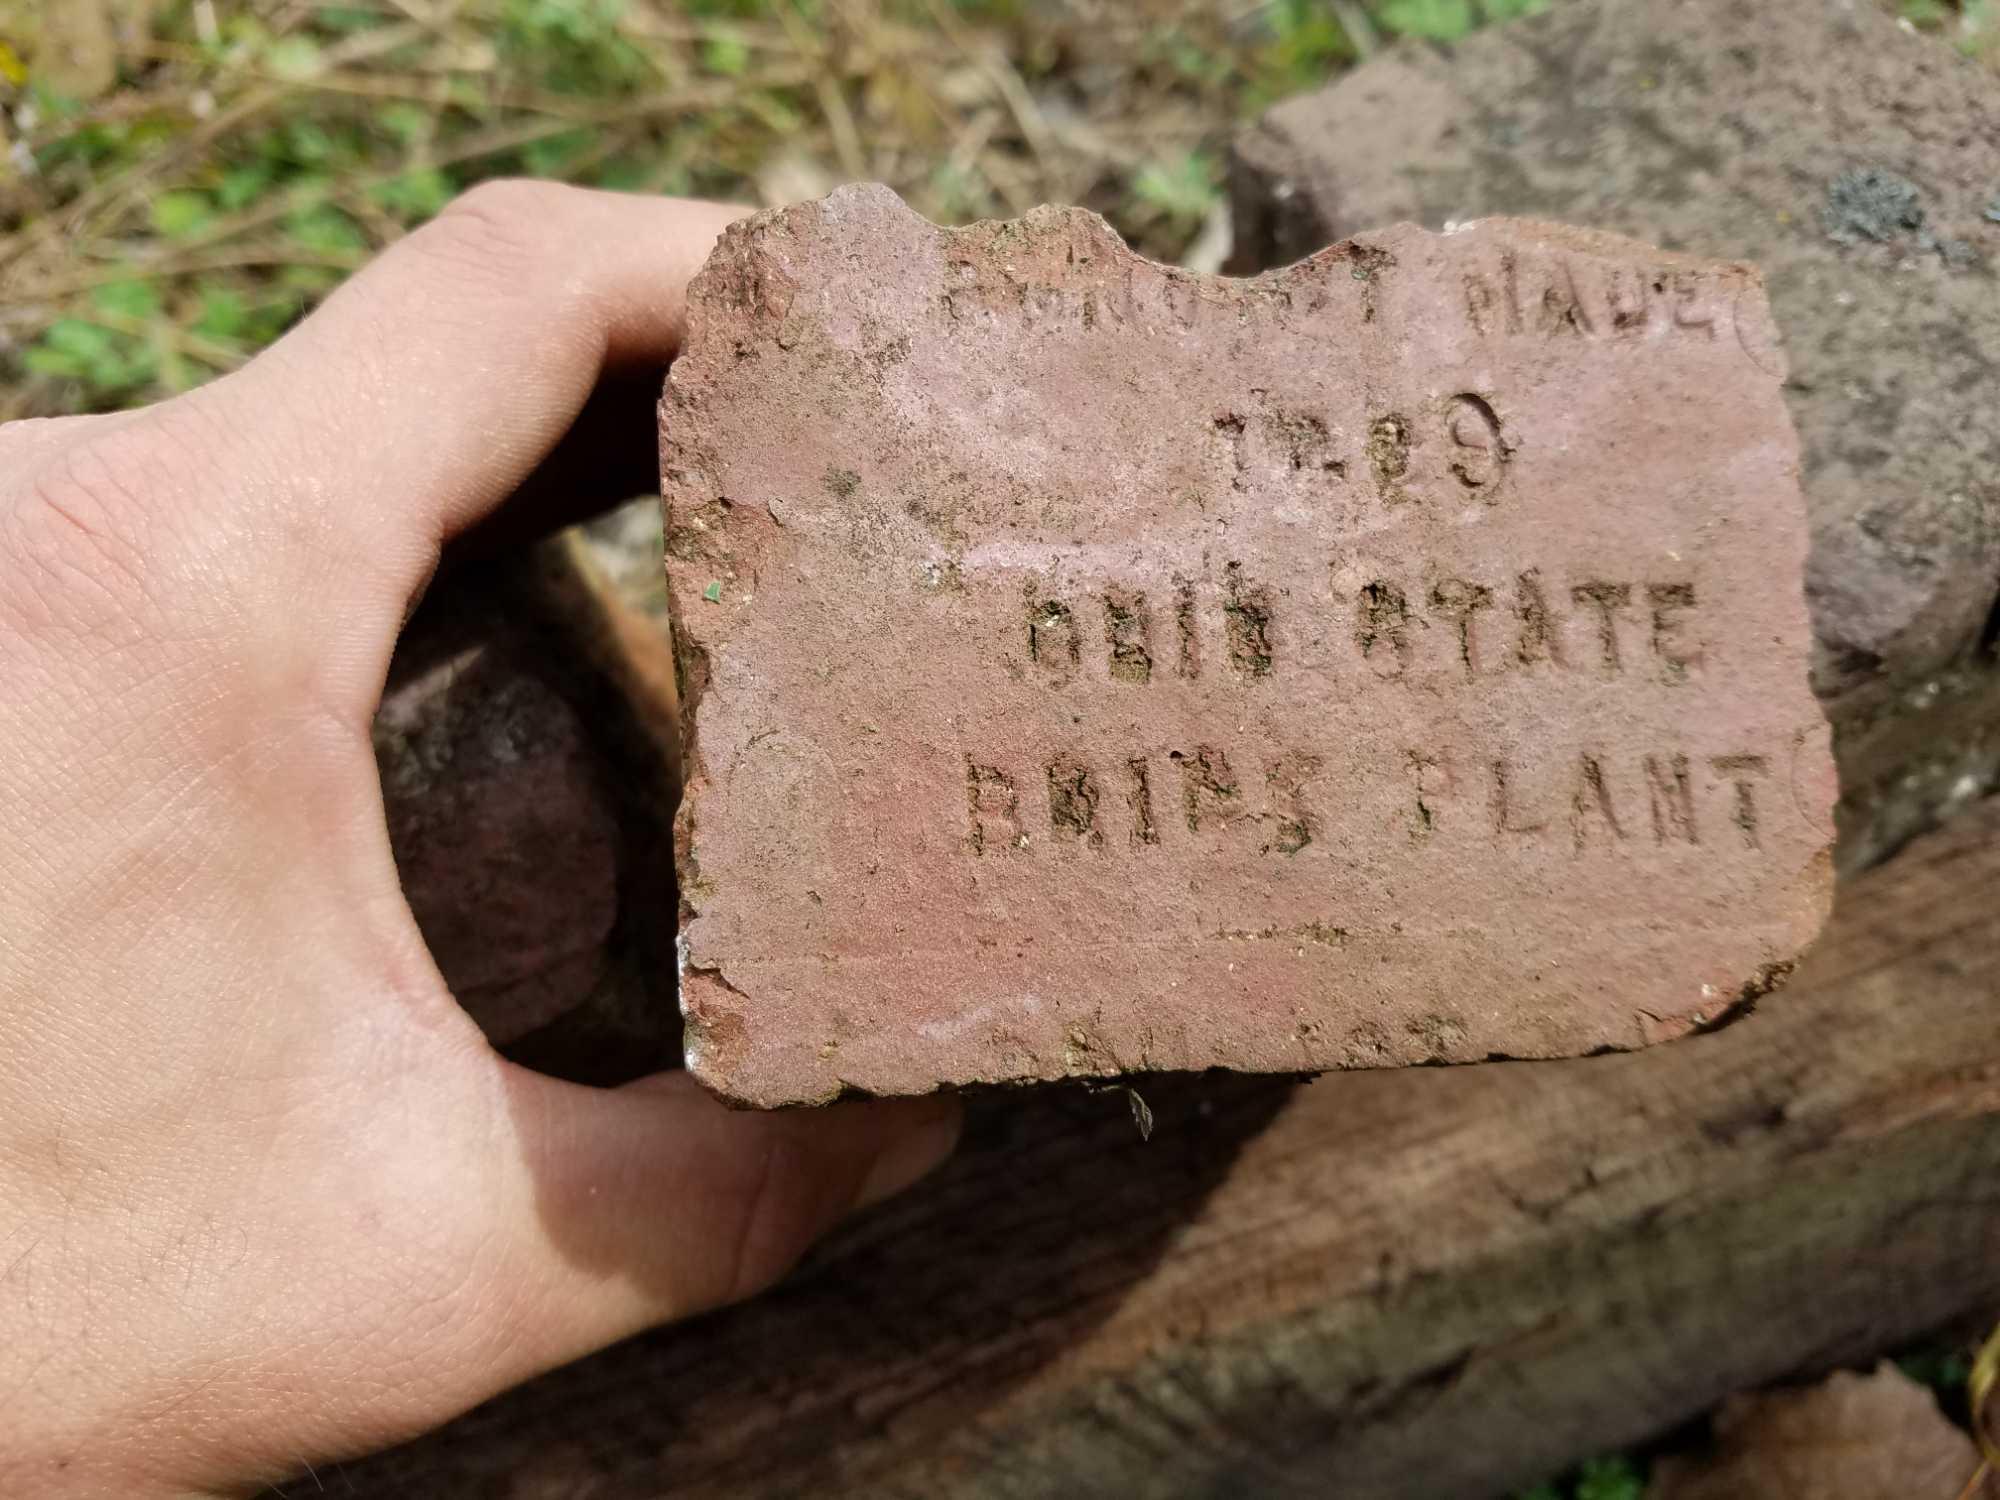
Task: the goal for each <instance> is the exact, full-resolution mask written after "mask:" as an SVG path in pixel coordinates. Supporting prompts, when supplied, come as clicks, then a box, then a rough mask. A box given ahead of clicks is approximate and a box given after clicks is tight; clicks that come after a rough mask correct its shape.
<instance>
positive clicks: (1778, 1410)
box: [1646, 1361, 2000, 1500]
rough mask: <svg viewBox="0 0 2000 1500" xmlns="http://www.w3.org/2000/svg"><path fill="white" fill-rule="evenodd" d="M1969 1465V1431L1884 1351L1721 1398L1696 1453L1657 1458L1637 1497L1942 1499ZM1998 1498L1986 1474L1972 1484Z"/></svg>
mask: <svg viewBox="0 0 2000 1500" xmlns="http://www.w3.org/2000/svg"><path fill="white" fill-rule="evenodd" d="M1978 1467H1979V1453H1978V1450H1977V1449H1976V1448H1975V1447H1974V1445H1973V1442H1972V1439H1971V1438H1969V1437H1967V1436H1966V1435H1965V1433H1963V1432H1962V1431H1960V1430H1959V1429H1958V1428H1957V1427H1955V1426H1953V1425H1952V1423H1951V1422H1950V1420H1949V1419H1948V1418H1946V1416H1945V1415H1944V1413H1943V1412H1941V1411H1939V1410H1938V1405H1937V1402H1936V1401H1935V1400H1934V1399H1932V1396H1931V1393H1930V1392H1929V1391H1927V1390H1925V1389H1924V1388H1923V1387H1922V1386H1921V1385H1918V1384H1917V1383H1916V1382H1915V1381H1914V1380H1911V1379H1910V1378H1909V1377H1908V1376H1907V1375H1905V1374H1903V1372H1902V1371H1900V1370H1898V1369H1897V1368H1896V1367H1895V1366H1894V1365H1892V1364H1889V1363H1887V1362H1886V1361H1885V1362H1884V1363H1882V1364H1880V1365H1878V1366H1877V1367H1876V1369H1875V1373H1874V1374H1872V1375H1860V1374H1856V1373H1854V1372H1852V1371H1847V1370H1842V1371H1840V1372H1838V1373H1836V1374H1834V1375H1831V1376H1829V1377H1827V1378H1826V1379H1825V1380H1823V1381H1821V1382H1820V1383H1819V1384H1818V1385H1814V1386H1808V1387H1805V1388H1802V1389H1796V1390H1773V1391H1763V1392H1758V1393H1755V1394H1752V1395H1745V1396H1737V1397H1734V1398H1732V1399H1731V1400H1730V1401H1728V1402H1727V1403H1726V1404H1725V1405H1724V1406H1723V1408H1722V1411H1721V1412H1720V1413H1719V1414H1718V1415H1717V1417H1716V1420H1715V1446H1714V1449H1713V1450H1712V1451H1711V1452H1709V1453H1706V1454H1701V1455H1695V1456H1689V1457H1674V1458H1666V1459H1662V1460H1661V1461H1660V1463H1659V1464H1658V1466H1657V1467H1656V1468H1655V1470H1654V1473H1653V1482H1652V1484H1651V1486H1650V1487H1649V1488H1648V1489H1647V1491H1646V1496H1647V1500H1924V1497H1927V1496H1936V1497H1938V1500H1952V1497H1953V1496H1955V1495H1958V1494H1959V1493H1960V1492H1961V1490H1962V1489H1963V1487H1964V1485H1965V1483H1966V1481H1967V1480H1968V1478H1970V1476H1971V1475H1972V1474H1973V1472H1974V1471H1975V1470H1976V1469H1977V1468H1978ZM1972 1493H1973V1494H1974V1495H1975V1496H1977V1497H1978V1500H2000V1484H1995V1483H1994V1482H1993V1481H1992V1480H1988V1481H1987V1482H1986V1483H1985V1484H1984V1485H1983V1486H1982V1487H1980V1488H1977V1489H1975V1490H1974V1491H1973V1492H1972Z"/></svg>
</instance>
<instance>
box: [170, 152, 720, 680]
mask: <svg viewBox="0 0 2000 1500" xmlns="http://www.w3.org/2000/svg"><path fill="white" fill-rule="evenodd" d="M742 212H743V210H741V209H738V208H732V207H729V206H726V205H722V204H715V203H702V202H694V201H689V200H680V199H666V198H641V197H633V196H626V195H621V194H615V193H604V192H593V191H588V190H584V189H579V188H571V187H565V186H560V185H557V184H551V183H539V182H515V181H502V182H491V183H486V184H484V185H482V186H480V187H477V188H474V189H473V190H472V191H471V192H469V193H467V194H465V195H464V196H462V197H461V198H459V199H458V200H457V201H455V202H454V203H453V204H452V205H451V206H450V207H448V208H447V209H446V210H445V211H444V212H443V213H442V214H441V215H439V217H438V218H437V219H435V220H433V221H432V222H431V223H430V224H428V225H426V226H424V227H423V228H422V229H419V230H418V231H416V232H415V233H414V234H412V235H410V236H409V237H408V238H407V239H404V240H402V241H400V242H399V243H398V244H396V245H395V246H394V247H392V248H391V249H390V250H389V251H387V252H386V253H385V254H384V255H382V256H381V257H380V258H379V259H378V260H376V261H375V262H373V263H371V264H370V265H369V266H368V267H366V268H365V269H364V270H362V271H361V272H360V273H359V274H358V275H356V276H355V277H354V278H353V279H352V280H351V281H349V282H348V283H347V284H346V285H344V286H342V287H341V288H340V289H339V290H338V291H337V292H335V293H334V294H333V295H332V296H331V297H330V298H328V299H327V301H326V303H325V304H324V305H323V306H322V307H321V308H320V309H319V310H318V311H316V312H315V313H314V314H313V315H312V316H311V317H309V318H307V319H306V320H305V321H304V322H303V323H301V324H300V325H299V326H298V327H297V328H295V329H293V330H292V331H291V332H290V333H289V334H287V335H286V336H285V337H284V338H282V339H281V340H279V341H278V342H277V343H276V344H274V345H273V346H272V347H271V348H270V349H268V350H266V351H265V352H264V353H263V354H262V355H260V356H259V357H258V358H257V359H255V360H253V361H251V362H250V363H249V364H248V365H246V366H245V367H244V368H243V369H241V370H239V371H237V372H236V373H235V374H233V375H231V376H229V377H227V378H225V379H224V380H221V381H218V382H216V383H215V384H214V385H212V386H209V387H207V388H205V389H204V390H203V391H201V392H197V393H196V396H197V397H199V398H203V399H205V400H207V401H209V402H211V403H214V404H215V406H216V407H219V409H220V412H221V415H222V416H223V419H224V420H223V426H224V428H225V430H230V431H234V432H237V433H240V434H242V435H243V441H244V442H245V443H246V444H249V445H252V446H253V447H254V448H255V449H257V450H261V455H262V458H263V460H264V462H263V463H262V464H261V465H260V467H261V468H262V469H264V470H265V471H266V472H269V471H270V470H272V469H274V468H275V469H277V470H278V471H279V472H280V477H279V479H278V481H277V482H278V483H279V484H280V485H282V486H284V488H285V490H286V493H285V494H284V495H283V497H282V501H283V508H284V509H286V510H289V511H292V512H293V514H292V515H291V516H290V518H289V519H290V520H291V521H292V522H293V523H294V524H292V525H288V526H287V527H286V528H285V530H286V531H287V532H288V533H289V534H290V535H292V536H306V537H312V536H318V537H322V538H324V537H327V536H328V535H333V536H338V537H340V538H342V539H343V540H344V541H345V542H346V543H347V544H348V547H349V548H351V549H352V550H353V552H354V553H355V554H357V555H363V556H367V557H369V558H371V559H372V560H373V562H374V563H375V564H376V565H379V566H380V567H382V568H384V569H387V570H388V576H387V577H385V578H381V579H377V580H374V582H376V583H377V584H392V585H394V586H395V587H398V588H400V589H401V595H400V597H402V598H407V596H408V594H409V593H411V592H414V590H415V589H416V588H418V587H420V586H421V584H422V582H423V580H424V579H425V578H426V577H428V575H429V573H430V571H431V569H432V567H433V566H434V565H435V562H436V559H437V553H438V549H439V548H440V546H441V545H442V544H443V543H444V542H445V541H446V540H447V539H449V538H451V537H453V536H456V535H457V534H459V533H460V532H462V531H464V530H466V529H467V528H468V527H470V526H472V525H474V524H475V523H477V522H479V521H480V520H482V519H483V518H485V517H486V516H487V515H489V514H490V513H491V512H492V511H493V510H494V509H495V508H496V507H498V506H499V505H500V503H501V502H502V501H503V500H505V499H506V498H507V497H508V496H509V495H511V494H512V493H513V492H514V491H515V490H516V489H517V488H518V487H519V486H521V485H522V484H523V482H524V481H526V480H527V479H528V478H529V476H530V475H531V474H532V473H534V471H535V469H536V467H537V465H538V464H539V463H540V462H541V461H542V460H543V459H544V458H545V457H546V456H547V455H548V454H549V453H550V452H551V451H552V450H553V449H554V448H555V447H556V445H557V444H558V442H560V441H562V440H563V439H564V437H565V434H567V433H569V431H570V428H571V424H572V423H573V422H574V421H575V420H576V418H577V417H578V415H579V414H580V413H582V412H583V411H584V410H585V407H586V404H587V403H588V402H589V401H590V398H591V396H592V393H593V391H595V390H597V389H598V388H599V386H600V383H601V382H605V383H608V384H609V385H610V386H611V387H614V388H615V387H622V388H623V389H624V390H626V391H627V392H629V391H630V390H631V389H633V388H634V380H635V379H639V380H643V379H645V378H646V377H647V376H648V375H651V376H657V373H658V372H659V371H660V370H663V369H664V368H665V366H666V364H667V362H668V361H669V360H670V359H671V358H672V356H673V354H674V352H675V350H676V349H677V348H678V346H679V343H680V338H681V333H682V330H683V327H684V324H685V320H686V313H687V286H688V283H689V281H690V280H692V279H693V277H694V274H695V272H696V271H698V270H699V269H700V267H701V265H702V262H703V261H704V260H705V259H706V258H707V256H708V252H709V250H710V248H711V246H712V245H713V244H714V242H715V239H716V236H717V235H718V234H720V233H721V231H722V228H723V226H724V225H725V224H727V223H728V222H729V221H730V220H731V219H733V218H736V217H738V216H739V215H740V214H741V213H742ZM607 377H611V379H610V380H609V381H608V382H607ZM653 394H654V395H657V385H655V386H654V388H653ZM600 404H601V403H600ZM647 404H648V406H650V401H649V402H648V403H647ZM617 405H618V407H619V409H620V410H624V411H629V410H631V403H629V402H623V401H621V402H618V403H617ZM628 442H629V443H630V444H633V445H635V450H636V452H637V454H638V456H639V457H640V458H642V459H643V460H644V463H645V466H646V467H645V468H644V469H641V470H639V472H649V471H650V467H651V464H652V460H651V458H650V457H649V456H648V455H650V454H651V452H652V450H653V444H654V435H653V430H652V424H651V423H650V421H648V422H644V423H642V424H640V425H639V426H638V427H637V429H636V430H635V431H632V432H630V433H626V432H625V431H624V430H623V427H622V425H621V426H620V427H619V428H618V429H617V430H616V431H615V432H614V431H613V430H612V428H611V426H610V424H605V423H586V424H584V426H583V427H582V428H581V429H580V430H579V431H578V433H577V434H576V435H575V437H574V438H573V439H572V441H571V442H570V443H568V444H566V445H565V454H566V455H570V454H572V453H573V456H575V457H576V458H577V459H579V460H580V461H581V462H582V463H583V464H584V465H585V466H586V467H590V468H600V469H602V470H603V471H604V472H606V473H615V474H619V475H629V474H631V473H633V472H634V464H633V461H632V460H633V456H634V455H633V454H632V453H624V452H605V451H597V450H602V449H603V448H605V447H608V446H612V445H615V444H620V443H628ZM574 450H593V451H574ZM607 498H609V497H607ZM300 511H303V512H306V513H305V514H298V513H297V512H300ZM253 540H255V541H258V542H259V544H262V543H263V541H265V540H266V539H253ZM268 540H269V541H270V544H271V545H282V544H283V543H282V539H279V538H271V539H268ZM399 622H400V612H399V611H398V612H397V613H395V614H394V615H393V616H392V617H390V618H387V619H386V620H385V621H384V622H383V623H384V626H385V628H386V630H387V631H388V635H389V636H393V632H394V629H395V627H396V625H397V624H398V623H399ZM388 644H389V638H388V636H385V638H384V640H383V642H382V648H383V651H384V653H385V656H386V650H387V647H388Z"/></svg>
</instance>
